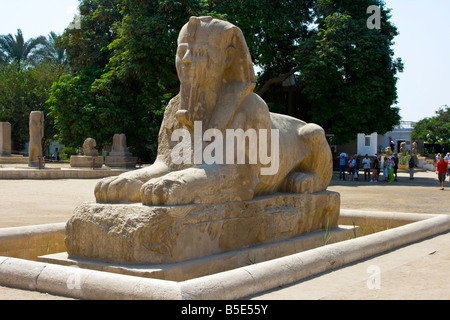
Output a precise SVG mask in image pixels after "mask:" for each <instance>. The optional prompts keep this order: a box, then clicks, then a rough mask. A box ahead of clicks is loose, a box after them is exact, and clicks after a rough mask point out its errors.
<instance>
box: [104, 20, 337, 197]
mask: <svg viewBox="0 0 450 320" xmlns="http://www.w3.org/2000/svg"><path fill="white" fill-rule="evenodd" d="M176 66H177V72H178V76H179V79H180V93H179V94H178V95H177V96H175V97H174V98H173V99H172V100H171V101H170V102H169V104H168V106H167V108H166V110H165V113H164V118H163V122H162V124H161V128H160V132H159V136H158V154H157V158H156V160H155V162H154V164H153V165H151V166H149V167H146V168H143V169H139V170H135V171H132V172H128V173H124V174H122V175H120V176H118V177H110V178H106V179H104V180H102V181H100V182H99V183H98V184H97V186H96V188H95V196H96V199H97V202H112V203H124V202H140V203H143V204H146V205H179V204H189V203H221V202H227V201H241V200H251V199H253V198H254V197H255V196H259V195H266V194H273V193H275V192H291V193H316V192H320V191H324V190H326V188H327V187H328V185H329V182H330V180H331V176H332V158H331V150H330V148H329V146H328V143H327V141H326V138H325V133H324V130H323V129H322V128H321V127H319V126H317V125H315V124H307V123H305V122H303V121H301V120H298V119H295V118H292V117H289V116H285V115H280V114H275V113H270V112H269V110H268V107H267V105H266V103H265V102H264V100H263V99H262V98H261V97H259V96H258V95H256V94H255V93H254V92H253V90H254V87H255V76H254V71H253V65H252V61H251V58H250V54H249V52H248V48H247V45H246V43H245V40H244V37H243V35H242V32H241V31H240V29H239V28H237V27H236V26H234V25H232V24H230V23H228V22H225V21H221V20H217V19H213V18H211V17H191V19H190V20H189V22H188V23H187V24H186V25H185V26H184V27H183V28H182V30H181V32H180V35H179V38H178V50H177V56H176ZM198 123H201V127H202V131H203V133H205V132H206V131H207V130H211V129H213V130H217V131H216V132H221V133H225V132H228V131H227V130H239V129H241V130H243V131H244V132H247V131H248V130H249V129H251V130H255V131H256V132H261V131H263V130H264V131H265V132H267V133H268V134H267V136H266V137H265V138H261V136H259V137H258V142H259V143H258V144H257V145H258V146H260V145H261V142H264V143H265V145H266V146H268V150H267V154H271V155H272V160H276V170H275V171H273V172H271V174H262V172H263V170H264V169H267V167H269V166H271V165H273V163H270V164H267V163H263V162H262V161H260V160H261V159H258V161H256V163H255V162H253V163H250V162H251V161H250V159H251V158H252V155H253V152H255V150H254V149H251V148H250V146H248V147H247V148H246V149H245V151H244V152H245V160H246V161H245V162H244V163H237V162H238V161H235V162H234V163H212V164H211V163H205V162H203V163H196V162H195V161H194V159H195V157H196V155H195V154H194V152H192V154H190V155H189V157H187V158H190V159H191V160H192V161H184V162H182V163H179V162H174V161H173V153H172V150H173V149H174V148H175V147H176V146H177V145H178V144H179V141H178V140H176V139H175V140H174V139H173V137H172V134H173V133H174V132H175V131H176V130H179V129H184V130H187V132H190V133H193V132H194V131H195V124H198ZM274 130H275V132H276V133H277V135H276V136H274V135H272V134H271V133H272V132H274ZM275 139H276V141H275ZM261 140H264V141H261ZM209 143H212V141H210V142H209ZM208 145H209V144H208V142H204V143H203V145H202V150H205V148H207V147H208ZM273 146H276V147H277V148H276V150H275V149H274V148H273ZM236 148H237V147H236V145H233V146H231V147H230V145H229V144H227V145H226V146H224V150H223V153H224V154H226V153H230V152H233V154H234V155H236V154H237V153H238V152H237V150H236ZM190 150H195V148H194V146H193V147H192V148H190ZM275 153H277V155H276V156H277V158H276V159H275V158H274V155H275Z"/></svg>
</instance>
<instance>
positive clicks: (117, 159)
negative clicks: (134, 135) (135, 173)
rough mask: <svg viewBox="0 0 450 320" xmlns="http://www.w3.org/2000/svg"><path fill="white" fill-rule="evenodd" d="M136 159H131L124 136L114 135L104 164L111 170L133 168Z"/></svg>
mask: <svg viewBox="0 0 450 320" xmlns="http://www.w3.org/2000/svg"><path fill="white" fill-rule="evenodd" d="M136 161H137V157H133V155H132V154H131V152H130V151H128V147H127V139H126V136H125V134H123V133H116V134H115V135H114V137H113V146H112V150H111V152H110V154H109V156H106V157H105V164H106V165H107V166H108V167H111V168H135V167H136Z"/></svg>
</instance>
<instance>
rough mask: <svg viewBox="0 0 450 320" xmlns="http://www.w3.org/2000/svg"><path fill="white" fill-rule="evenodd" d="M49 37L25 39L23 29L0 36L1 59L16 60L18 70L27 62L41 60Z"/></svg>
mask: <svg viewBox="0 0 450 320" xmlns="http://www.w3.org/2000/svg"><path fill="white" fill-rule="evenodd" d="M46 45H47V39H46V38H45V37H44V36H39V37H37V38H31V39H29V40H27V41H25V39H24V37H23V34H22V30H20V29H18V30H17V34H16V35H15V36H13V35H12V34H8V35H2V36H0V52H2V54H0V59H2V57H1V56H2V55H3V60H5V61H10V62H15V63H16V65H17V70H20V69H21V67H23V66H26V65H27V64H30V63H31V64H33V63H36V62H37V61H39V60H41V59H42V58H43V56H44V55H45V48H46Z"/></svg>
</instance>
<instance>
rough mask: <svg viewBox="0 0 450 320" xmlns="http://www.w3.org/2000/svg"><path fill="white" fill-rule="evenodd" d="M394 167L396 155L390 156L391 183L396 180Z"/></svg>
mask: <svg viewBox="0 0 450 320" xmlns="http://www.w3.org/2000/svg"><path fill="white" fill-rule="evenodd" d="M394 167H395V161H394V157H389V163H388V169H389V183H393V182H394V181H395V180H394Z"/></svg>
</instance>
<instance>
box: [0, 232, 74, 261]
mask: <svg viewBox="0 0 450 320" xmlns="http://www.w3.org/2000/svg"><path fill="white" fill-rule="evenodd" d="M64 229H65V223H55V224H43V225H37V226H26V227H14V228H2V229H0V256H7V257H14V258H20V259H27V260H36V258H37V257H38V256H40V255H43V254H49V253H57V252H62V251H65V250H66V247H65V244H64V237H65V231H64Z"/></svg>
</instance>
